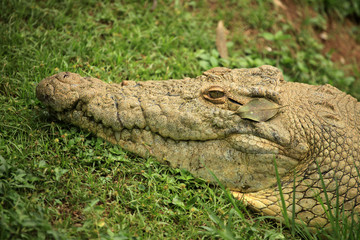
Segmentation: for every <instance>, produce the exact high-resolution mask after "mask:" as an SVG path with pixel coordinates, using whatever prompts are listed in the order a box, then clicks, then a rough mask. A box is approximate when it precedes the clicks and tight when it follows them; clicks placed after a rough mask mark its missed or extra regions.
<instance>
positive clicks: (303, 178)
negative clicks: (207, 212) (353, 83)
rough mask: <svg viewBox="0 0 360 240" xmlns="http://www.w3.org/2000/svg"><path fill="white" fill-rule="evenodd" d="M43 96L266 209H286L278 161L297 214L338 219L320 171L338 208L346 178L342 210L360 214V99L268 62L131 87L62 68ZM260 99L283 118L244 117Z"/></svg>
mask: <svg viewBox="0 0 360 240" xmlns="http://www.w3.org/2000/svg"><path fill="white" fill-rule="evenodd" d="M36 94H37V97H38V98H39V99H40V100H41V101H42V102H43V103H44V104H45V105H46V106H48V107H49V109H50V111H51V112H52V113H54V114H55V115H56V116H57V118H58V119H60V120H64V121H66V122H69V123H72V124H74V125H77V126H79V127H81V128H84V129H87V130H89V131H91V132H93V133H94V134H96V135H97V136H99V137H102V138H104V139H106V140H108V141H109V142H111V143H114V144H119V145H120V146H121V147H123V148H124V149H126V150H128V151H131V152H134V153H136V154H138V155H140V156H142V157H148V156H153V157H156V158H157V159H158V160H159V161H161V162H164V163H168V164H170V165H171V166H172V167H177V168H184V169H187V170H188V171H190V172H191V173H192V174H193V175H195V176H198V177H202V178H205V179H208V180H210V181H212V180H213V178H212V176H211V175H210V174H209V172H208V170H207V169H210V170H211V171H212V172H213V173H214V174H215V175H216V176H217V177H218V178H219V180H220V181H221V182H222V183H223V184H224V185H225V186H226V187H228V188H230V189H231V190H232V192H233V195H234V196H235V197H236V198H239V199H244V200H245V202H246V203H247V204H248V205H249V206H250V207H252V208H254V209H256V210H258V211H260V212H262V213H263V214H266V215H270V216H275V217H280V218H281V216H282V213H281V208H280V207H281V203H280V201H279V199H280V198H279V190H278V188H277V181H276V175H275V169H274V164H273V161H274V159H276V162H277V166H278V170H279V174H280V177H281V184H282V192H283V194H284V198H285V204H286V206H287V209H288V215H289V216H291V214H292V209H293V206H292V204H293V202H295V214H296V219H297V221H304V222H305V223H307V224H308V226H309V227H317V226H329V220H328V218H327V217H326V213H325V210H324V209H323V207H322V205H321V204H320V202H319V200H320V199H321V200H322V201H323V202H326V199H325V193H324V191H323V186H322V181H320V175H319V171H320V172H321V173H322V177H323V179H324V184H325V188H326V190H327V195H328V198H329V200H330V202H331V204H332V206H335V204H336V186H337V185H338V195H339V205H340V209H341V208H342V207H343V208H344V211H345V213H349V212H350V211H351V210H353V209H354V210H355V211H356V212H360V194H359V182H360V180H359V176H358V173H357V171H356V167H355V166H357V167H359V163H360V161H359V142H360V141H359V140H360V139H359V137H360V134H359V132H360V131H359V127H358V126H360V124H359V119H360V116H359V115H360V103H358V102H357V101H356V100H355V99H354V98H352V97H351V96H349V95H346V94H345V93H343V92H341V91H339V90H338V89H336V88H334V87H332V86H330V85H325V86H311V85H307V84H301V83H290V82H285V81H284V80H283V77H282V74H281V72H280V71H279V70H278V69H277V68H274V67H271V66H262V67H259V68H253V69H234V70H230V69H227V68H214V69H211V70H209V71H207V72H205V73H204V74H203V75H202V76H199V77H197V78H195V79H190V78H185V79H181V80H168V81H146V82H134V81H124V82H122V83H121V84H107V83H104V82H102V81H100V80H98V79H95V78H88V77H87V78H83V77H81V76H79V75H78V74H74V73H59V74H56V75H54V76H51V77H48V78H46V79H44V80H43V81H42V82H40V83H39V85H38V87H37V89H36ZM254 98H265V99H267V100H269V101H270V102H271V103H273V105H274V106H277V107H278V108H277V109H278V110H277V113H276V114H275V116H273V115H272V116H269V117H268V118H266V119H265V120H263V121H261V122H257V121H253V120H250V119H248V118H244V116H242V117H240V116H241V115H240V114H239V112H237V110H238V109H239V107H241V106H243V105H246V104H247V103H249V102H250V101H251V100H252V99H254ZM317 164H318V165H317ZM317 166H319V167H317ZM205 167H206V168H205ZM294 173H295V175H294ZM294 179H295V183H294ZM294 186H295V192H294V191H293V190H294ZM293 194H294V196H295V200H294V201H293Z"/></svg>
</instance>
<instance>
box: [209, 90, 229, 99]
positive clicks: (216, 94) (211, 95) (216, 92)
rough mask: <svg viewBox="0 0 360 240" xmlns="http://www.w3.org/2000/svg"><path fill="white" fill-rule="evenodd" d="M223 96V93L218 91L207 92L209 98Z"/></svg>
mask: <svg viewBox="0 0 360 240" xmlns="http://www.w3.org/2000/svg"><path fill="white" fill-rule="evenodd" d="M223 96H225V93H224V92H221V91H218V90H214V91H209V97H211V98H222V97H223Z"/></svg>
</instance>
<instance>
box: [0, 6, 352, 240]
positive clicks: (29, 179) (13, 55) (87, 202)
mask: <svg viewBox="0 0 360 240" xmlns="http://www.w3.org/2000/svg"><path fill="white" fill-rule="evenodd" d="M217 4H218V6H217V7H218V8H217V10H216V11H215V10H214V11H209V10H208V6H209V4H208V3H207V2H206V1H184V2H182V1H159V4H158V7H157V8H156V10H155V11H151V9H150V8H151V2H148V1H137V2H136V3H134V1H122V3H119V2H118V1H92V0H88V1H85V0H84V1H70V0H67V1H56V0H50V1H20V0H9V1H1V3H0V7H1V9H2V10H1V15H0V32H1V33H2V34H1V35H0V56H1V57H0V203H1V204H0V238H1V239H7V238H14V239H15V238H21V239H34V238H38V239H51V238H54V239H79V238H83V239H88V238H103V239H133V238H145V239H146V238H153V239H158V238H167V239H199V238H218V237H220V236H221V237H222V238H228V239H233V238H238V239H300V238H301V237H302V235H301V234H292V233H291V231H288V230H287V229H285V228H284V227H283V226H281V225H276V224H274V223H273V222H272V221H269V220H268V219H267V218H265V217H259V216H257V215H255V214H252V213H248V212H247V211H246V209H245V208H244V207H243V206H242V204H241V202H239V201H234V200H233V199H232V198H231V197H230V196H229V195H228V193H227V192H226V191H224V190H223V189H222V188H221V187H217V186H212V185H210V184H209V183H208V182H206V181H204V180H201V179H195V178H193V177H192V176H191V175H190V174H189V173H187V172H185V171H183V170H178V169H170V168H168V167H166V166H163V165H161V164H159V163H157V162H156V161H155V160H153V159H140V158H137V157H136V156H133V155H132V154H130V153H127V152H124V151H123V150H122V149H120V148H119V147H117V146H113V145H111V144H109V143H107V142H105V141H103V140H101V139H99V138H96V137H94V136H93V135H90V134H88V133H86V132H82V131H81V130H79V129H77V128H75V127H72V126H69V125H66V124H64V123H61V122H57V121H56V120H55V119H54V118H53V117H51V116H48V114H47V112H46V109H44V107H43V106H42V105H41V104H40V103H39V101H38V100H37V99H36V97H35V93H34V92H35V86H36V84H37V83H38V82H39V81H40V80H41V79H43V78H44V77H47V76H49V75H52V74H54V73H56V72H59V71H72V72H77V73H80V74H82V75H91V76H95V77H99V78H101V79H103V80H105V81H108V82H111V81H112V82H120V81H122V80H125V79H134V80H147V79H170V78H182V77H184V76H188V77H194V76H196V75H199V74H201V72H202V71H203V70H207V69H208V68H210V67H215V66H227V67H238V68H239V67H256V66H259V65H262V64H271V65H274V66H278V67H280V68H282V69H283V70H284V73H285V78H286V79H287V80H290V81H302V82H308V83H312V84H315V83H316V84H318V83H331V84H334V85H336V86H338V87H340V88H341V89H343V90H348V89H349V88H351V84H352V83H353V81H354V79H355V77H354V76H346V75H345V74H344V72H343V71H342V70H340V69H337V68H336V67H335V65H334V64H333V63H332V62H331V61H330V56H323V55H321V54H320V53H319V51H320V50H321V48H322V46H321V44H319V43H318V42H317V41H316V40H315V39H314V38H313V37H312V36H311V35H310V33H309V32H307V31H303V32H301V34H295V33H294V29H293V28H292V27H291V25H290V24H284V23H283V22H282V21H281V15H279V14H274V13H273V12H272V11H273V10H272V9H273V8H272V5H271V1H256V2H255V3H251V2H250V1H219V3H217ZM240 9H241V11H240ZM219 19H224V20H225V22H226V23H227V24H233V25H232V26H233V27H232V29H231V30H232V33H231V35H230V41H229V43H228V45H229V53H230V56H231V57H230V58H229V59H228V60H223V59H220V58H219V56H218V53H217V51H216V49H215V35H214V32H215V31H214V29H215V27H216V23H217V21H218V20H219ZM309 24H313V23H309ZM247 28H253V29H256V30H257V31H258V32H259V36H260V38H261V39H263V40H264V42H265V44H266V45H267V46H269V47H271V51H267V50H264V49H259V46H257V44H256V41H250V40H248V39H247V37H246V35H244V32H245V30H246V29H247ZM294 50H295V51H294ZM313 238H316V235H314V236H313Z"/></svg>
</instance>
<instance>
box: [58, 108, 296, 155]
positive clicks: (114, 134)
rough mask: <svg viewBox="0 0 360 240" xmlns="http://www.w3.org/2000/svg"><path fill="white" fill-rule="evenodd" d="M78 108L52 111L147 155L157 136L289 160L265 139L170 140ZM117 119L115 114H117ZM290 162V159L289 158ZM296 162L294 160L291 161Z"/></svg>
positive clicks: (242, 136) (275, 144)
mask: <svg viewBox="0 0 360 240" xmlns="http://www.w3.org/2000/svg"><path fill="white" fill-rule="evenodd" d="M76 105H77V106H80V109H82V110H78V109H79V107H74V108H71V109H68V110H66V111H62V112H55V113H54V112H53V111H52V113H54V114H55V115H56V117H57V118H58V119H59V120H64V121H66V122H69V123H72V124H75V125H77V126H79V127H81V128H83V129H86V130H89V131H91V132H92V133H94V134H95V135H98V136H100V137H102V138H104V139H106V140H107V141H109V142H111V143H113V144H120V145H122V144H121V143H123V144H125V143H126V142H131V143H133V144H139V145H143V146H145V147H146V148H148V150H149V153H150V154H151V145H152V142H153V141H154V139H155V138H156V137H160V138H161V139H162V140H163V141H164V142H168V141H174V142H175V143H178V142H206V141H214V140H224V141H227V142H229V143H230V144H231V145H232V146H233V147H234V148H235V149H236V150H237V151H239V152H242V153H244V154H251V155H261V154H263V155H279V156H283V157H287V158H289V157H290V156H287V155H286V154H284V152H285V151H284V147H283V146H281V145H279V144H277V143H275V142H272V141H270V140H268V139H265V138H261V137H258V136H254V135H250V134H241V133H231V134H230V135H228V136H224V137H219V138H215V139H212V138H209V139H203V140H201V139H199V140H193V139H173V138H171V137H165V136H162V135H161V134H160V133H158V132H154V131H152V130H151V129H150V127H149V126H146V127H144V128H139V127H137V126H134V127H133V128H131V129H128V128H125V127H122V129H117V130H115V129H114V128H113V127H112V126H108V125H106V124H104V123H103V122H102V120H96V119H95V118H94V117H93V116H92V115H91V114H88V112H87V110H85V109H84V108H82V107H81V106H82V103H80V102H79V103H78V104H76ZM117 116H118V114H117ZM232 137H235V138H236V137H237V138H240V139H250V140H249V141H250V144H251V146H252V147H244V146H242V144H241V143H238V144H236V146H234V144H233V143H232V142H233V140H232V141H231V140H230V139H231V138H232ZM257 144H262V145H264V146H268V147H267V148H264V147H261V146H257ZM290 158H291V159H293V158H292V157H290ZM294 160H295V159H294Z"/></svg>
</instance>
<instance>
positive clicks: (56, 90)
mask: <svg viewBox="0 0 360 240" xmlns="http://www.w3.org/2000/svg"><path fill="white" fill-rule="evenodd" d="M79 84H81V79H80V76H79V75H78V74H74V73H68V72H62V73H58V74H55V75H53V76H50V77H48V78H45V79H44V80H42V81H41V82H40V83H39V85H38V86H37V87H36V96H37V98H38V99H39V100H40V101H41V102H43V103H44V104H45V105H46V106H49V107H50V108H52V109H53V110H55V111H56V112H61V111H63V110H65V109H69V108H73V107H74V105H75V104H76V103H77V101H78V99H79V93H78V91H76V90H74V89H73V87H74V86H76V85H79Z"/></svg>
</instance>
